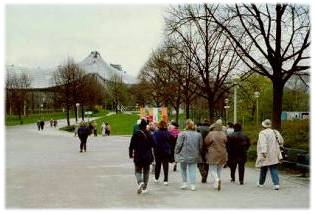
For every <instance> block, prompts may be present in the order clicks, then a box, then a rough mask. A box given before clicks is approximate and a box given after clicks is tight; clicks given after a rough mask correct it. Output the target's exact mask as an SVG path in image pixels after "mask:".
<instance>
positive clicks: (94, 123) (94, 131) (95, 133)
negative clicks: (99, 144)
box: [93, 121, 97, 137]
mask: <svg viewBox="0 0 315 214" xmlns="http://www.w3.org/2000/svg"><path fill="white" fill-rule="evenodd" d="M93 133H94V137H97V123H96V122H95V121H93Z"/></svg>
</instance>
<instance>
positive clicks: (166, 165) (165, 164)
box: [162, 158, 168, 181]
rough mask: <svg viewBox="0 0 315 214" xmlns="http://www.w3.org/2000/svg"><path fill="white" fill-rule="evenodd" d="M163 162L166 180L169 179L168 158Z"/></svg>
mask: <svg viewBox="0 0 315 214" xmlns="http://www.w3.org/2000/svg"><path fill="white" fill-rule="evenodd" d="M162 163H163V172H164V181H168V158H164V159H163V160H162Z"/></svg>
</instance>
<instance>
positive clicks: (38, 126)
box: [36, 120, 40, 131]
mask: <svg viewBox="0 0 315 214" xmlns="http://www.w3.org/2000/svg"><path fill="white" fill-rule="evenodd" d="M36 125H37V128H38V131H40V121H39V120H38V121H37V123H36Z"/></svg>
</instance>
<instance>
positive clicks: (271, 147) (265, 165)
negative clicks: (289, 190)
mask: <svg viewBox="0 0 315 214" xmlns="http://www.w3.org/2000/svg"><path fill="white" fill-rule="evenodd" d="M261 124H262V126H263V127H264V130H262V131H261V132H260V133H259V138H258V142H257V160H256V167H260V175H259V182H258V184H257V186H258V187H263V185H264V183H265V180H266V175H267V171H268V169H269V170H270V174H271V179H272V183H273V188H274V190H279V188H280V183H279V176H278V170H277V165H278V163H279V162H280V160H281V159H282V155H281V151H280V147H282V146H283V138H282V136H281V134H280V133H279V132H278V131H277V130H275V129H271V125H272V124H271V121H270V120H269V119H266V120H264V121H263V122H262V123H261Z"/></svg>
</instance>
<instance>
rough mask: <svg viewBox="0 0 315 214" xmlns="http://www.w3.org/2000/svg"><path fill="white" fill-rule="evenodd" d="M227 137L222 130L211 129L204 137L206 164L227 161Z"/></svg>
mask: <svg viewBox="0 0 315 214" xmlns="http://www.w3.org/2000/svg"><path fill="white" fill-rule="evenodd" d="M226 142H227V137H226V134H225V133H224V132H223V131H211V132H209V133H208V135H207V136H206V138H205V141H204V145H203V148H204V149H205V150H206V156H205V157H206V162H207V163H208V164H218V165H224V164H225V163H226V161H227V151H226Z"/></svg>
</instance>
